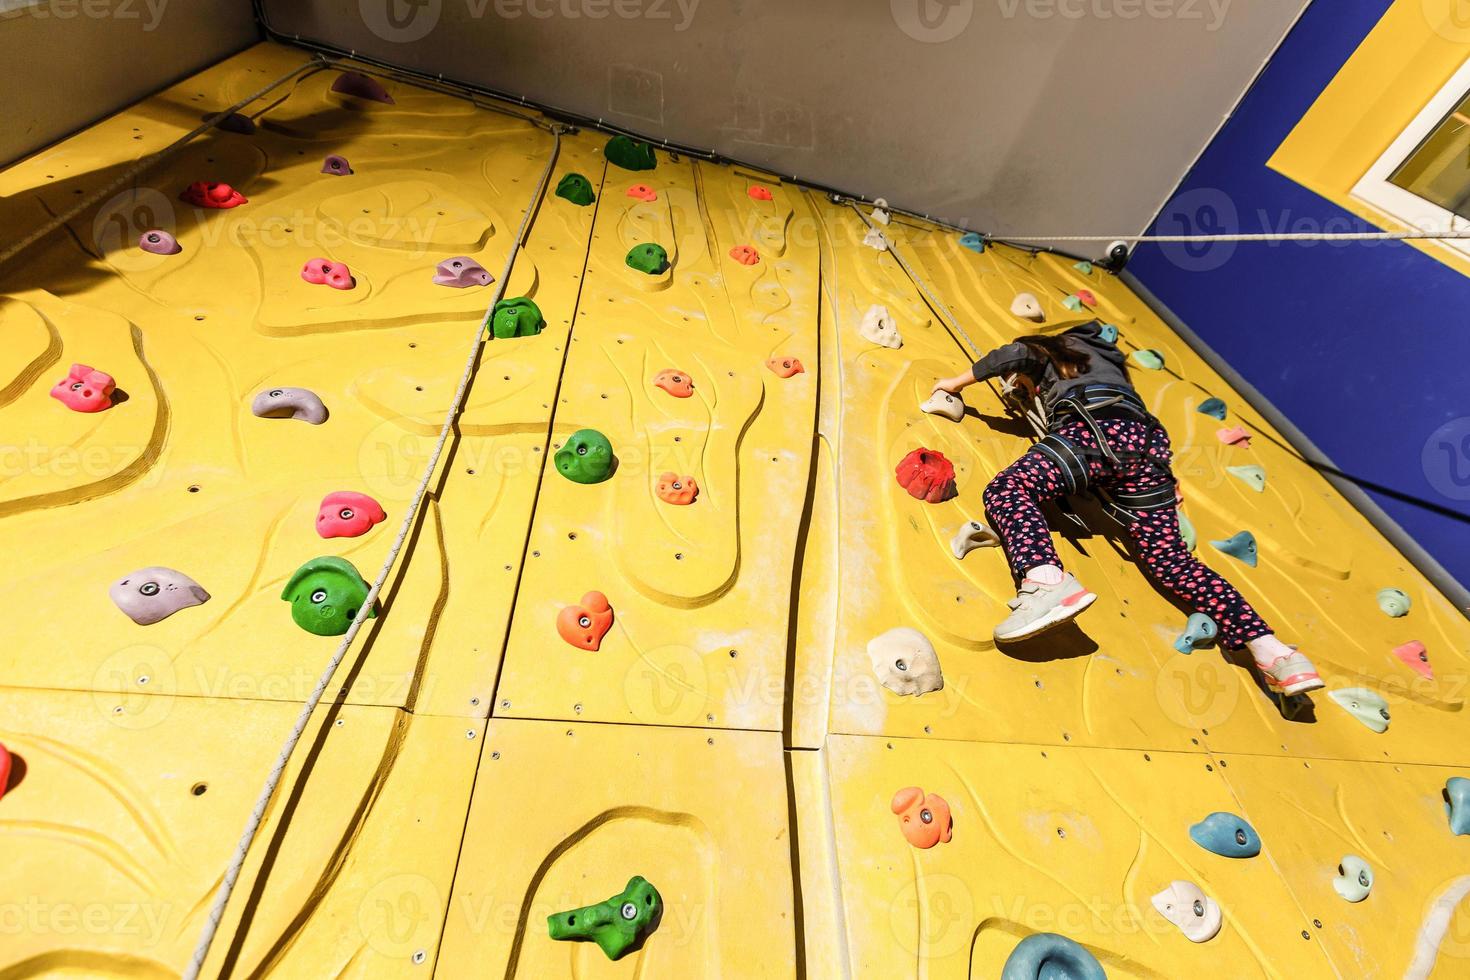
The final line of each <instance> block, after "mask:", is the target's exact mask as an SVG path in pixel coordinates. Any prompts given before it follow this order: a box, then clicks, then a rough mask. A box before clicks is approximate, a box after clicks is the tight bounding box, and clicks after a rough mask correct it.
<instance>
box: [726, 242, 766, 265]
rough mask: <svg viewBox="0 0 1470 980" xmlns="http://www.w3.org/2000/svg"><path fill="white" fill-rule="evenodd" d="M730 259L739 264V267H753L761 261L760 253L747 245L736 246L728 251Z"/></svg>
mask: <svg viewBox="0 0 1470 980" xmlns="http://www.w3.org/2000/svg"><path fill="white" fill-rule="evenodd" d="M730 258H732V259H734V260H735V261H736V262H739V263H740V264H741V265H755V264H756V263H757V262H759V261H760V260H761V253H759V252H757V251H756V250H755V249H753V248H751V247H750V246H749V245H736V246H735V247H734V248H732V249H730Z"/></svg>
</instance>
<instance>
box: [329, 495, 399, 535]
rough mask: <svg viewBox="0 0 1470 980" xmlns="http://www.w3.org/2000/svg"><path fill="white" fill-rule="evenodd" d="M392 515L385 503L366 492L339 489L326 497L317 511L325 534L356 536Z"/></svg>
mask: <svg viewBox="0 0 1470 980" xmlns="http://www.w3.org/2000/svg"><path fill="white" fill-rule="evenodd" d="M387 517H388V515H387V514H386V513H384V512H383V505H382V504H380V503H378V502H377V501H376V500H374V499H373V498H372V497H369V496H368V495H367V494H365V493H356V492H355V491H352V490H338V491H336V492H335V493H329V494H327V495H326V496H325V497H323V498H322V505H321V507H319V508H318V509H317V512H316V533H317V534H320V535H321V536H322V537H324V538H356V537H361V536H362V535H364V534H366V533H367V532H368V531H369V530H371V529H372V527H373V525H375V524H379V523H381V522H382V521H383V520H385V519H386V518H387Z"/></svg>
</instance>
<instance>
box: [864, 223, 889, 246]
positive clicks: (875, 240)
mask: <svg viewBox="0 0 1470 980" xmlns="http://www.w3.org/2000/svg"><path fill="white" fill-rule="evenodd" d="M863 244H864V245H866V246H868V247H869V248H876V249H877V250H878V251H880V252H886V251H888V239H886V238H884V237H883V233H882V232H881V231H879V230H878V229H877V228H869V229H868V232H867V234H865V235H864V236H863Z"/></svg>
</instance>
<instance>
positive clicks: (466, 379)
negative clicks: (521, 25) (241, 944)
mask: <svg viewBox="0 0 1470 980" xmlns="http://www.w3.org/2000/svg"><path fill="white" fill-rule="evenodd" d="M561 133H562V131H561V129H560V127H552V128H551V134H552V136H553V137H554V139H555V142H554V143H553V145H552V148H551V157H550V158H549V159H548V160H547V161H546V169H545V170H543V171H542V172H541V181H540V183H539V185H538V186H537V188H536V193H535V194H534V195H533V196H532V198H531V200H530V202H529V203H528V204H527V205H526V213H525V214H524V215H523V216H522V217H521V225H520V228H519V229H517V231H516V236H515V238H514V240H512V241H511V243H510V253H509V254H508V255H506V257H505V267H504V268H503V269H502V270H501V272H500V279H499V282H498V284H497V285H496V287H495V293H494V295H493V297H492V298H491V300H490V305H489V306H488V307H486V309H485V316H484V318H483V319H482V320H481V321H480V323H479V326H478V327H477V328H476V330H475V337H474V340H473V341H472V342H471V344H470V354H469V357H468V358H467V359H466V361H465V365H464V372H463V373H462V374H461V375H460V379H459V388H458V390H456V391H455V393H454V400H453V401H452V402H451V404H450V407H449V412H448V413H447V414H446V415H445V416H444V424H443V426H441V427H440V429H439V439H438V441H437V442H436V443H435V444H434V451H433V453H432V454H431V455H430V456H429V462H428V465H427V466H425V467H424V475H423V477H422V478H421V479H420V480H419V485H418V488H417V489H416V490H415V491H414V495H413V501H412V503H410V504H409V507H408V510H407V511H405V513H404V515H403V524H402V525H401V526H400V527H399V529H398V536H397V537H396V538H394V539H393V547H392V548H391V549H389V551H388V557H387V558H385V559H384V560H383V567H382V568H381V569H379V570H378V575H377V577H376V578H375V579H374V580H373V587H372V588H371V589H370V590H369V591H368V594H367V598H366V599H365V600H363V603H362V605H361V607H360V608H359V609H358V610H357V616H356V617H355V618H354V619H353V620H352V625H351V626H349V627H348V628H347V633H346V635H344V636H343V637H342V642H341V643H340V644H338V646H337V651H336V652H335V653H333V654H332V659H331V661H330V662H329V663H328V664H327V667H326V669H325V670H324V671H322V676H321V678H320V679H318V680H317V682H316V688H315V689H314V690H313V691H312V692H311V696H310V697H309V698H307V699H306V703H305V704H303V705H302V706H301V714H300V715H299V716H298V717H297V719H296V725H295V727H294V728H292V729H291V734H290V735H289V736H288V737H287V738H286V744H285V745H283V746H281V754H280V755H279V756H278V757H277V759H276V763H275V766H274V767H272V769H271V771H270V775H269V776H267V777H266V781H265V786H264V787H262V789H261V791H260V798H259V799H258V800H256V801H255V808H254V809H253V810H251V811H250V819H249V820H248V821H247V822H246V824H245V832H244V833H243V834H241V835H240V842H239V843H238V844H237V845H236V846H235V853H234V855H233V856H232V857H231V858H230V864H229V866H228V867H227V868H226V869H225V875H224V880H223V881H222V882H221V883H220V889H219V894H218V895H216V896H215V899H214V905H213V906H212V907H211V908H210V910H209V919H208V921H206V922H205V924H204V930H203V932H201V933H200V936H199V943H198V945H197V946H196V947H195V949H194V955H193V958H192V959H190V961H189V966H188V968H187V969H186V970H185V971H184V980H197V978H198V976H199V971H200V969H201V968H202V967H203V965H204V960H205V957H207V956H208V955H209V947H210V944H211V943H213V942H214V935H215V933H216V932H217V931H218V930H219V925H220V920H221V918H223V916H224V912H225V906H226V904H228V902H229V900H230V894H231V892H233V891H234V889H235V882H236V881H237V880H238V879H239V877H240V870H241V868H243V867H244V865H245V855H246V854H247V853H248V852H249V850H250V844H251V842H252V841H253V840H254V839H255V834H256V832H257V831H258V830H259V829H260V822H261V820H262V819H263V818H264V816H265V811H266V807H267V806H268V805H269V804H270V799H271V797H272V796H273V795H275V792H276V787H277V786H278V785H279V783H280V781H281V776H282V775H283V774H284V773H285V771H286V765H287V763H288V762H289V761H290V759H291V753H292V752H293V751H294V750H295V748H296V743H297V742H299V741H300V740H301V735H302V733H303V732H304V731H305V730H306V726H307V724H308V723H309V722H310V720H311V716H312V713H313V712H314V711H315V710H316V707H317V704H318V703H319V702H320V701H321V699H322V695H323V693H325V691H326V689H327V685H329V684H330V683H331V681H332V675H333V674H335V673H336V672H337V667H338V666H339V665H340V664H341V663H342V658H343V657H345V656H346V655H347V649H348V647H350V646H351V645H352V640H353V638H354V637H356V636H357V631H358V630H359V629H360V628H361V627H362V624H363V623H364V622H365V621H366V620H367V618H368V613H369V612H370V611H371V610H372V608H373V604H374V602H376V600H377V598H378V593H379V591H381V590H382V588H383V583H384V582H386V581H387V579H388V574H389V573H390V572H391V571H392V569H393V564H394V562H395V561H397V559H398V554H399V552H400V551H401V550H402V548H403V544H404V542H405V541H406V540H407V539H408V535H409V531H410V530H411V529H412V527H413V524H414V521H415V519H416V517H417V515H418V511H419V507H420V506H421V505H422V504H423V500H424V496H425V494H426V493H427V492H428V488H429V482H430V480H431V479H432V478H433V475H434V470H435V469H436V468H437V467H438V465H439V458H440V456H442V455H443V453H444V446H445V444H446V443H447V442H448V441H449V434H450V432H451V431H453V428H454V421H455V419H456V418H457V417H458V415H459V412H460V409H461V407H462V406H463V404H464V399H465V395H466V394H467V393H468V391H469V385H470V378H471V377H472V376H473V375H474V372H475V363H476V361H478V360H479V356H480V349H481V346H482V345H483V344H484V336H485V331H486V328H487V326H488V325H489V323H490V319H491V317H492V316H493V314H494V311H495V304H496V303H498V302H499V301H500V298H501V296H502V295H504V293H505V286H506V283H507V282H508V281H509V280H510V271H511V266H512V265H513V264H514V263H515V259H516V254H517V253H518V252H519V251H520V248H521V244H522V243H523V242H524V241H525V238H526V230H527V229H528V228H529V227H530V223H531V216H532V215H534V214H535V213H536V211H537V210H538V209H539V208H540V206H541V201H542V199H543V198H544V196H545V194H546V185H547V182H548V181H549V180H550V179H551V171H552V168H553V167H554V166H555V165H556V158H557V155H558V154H559V153H560V151H561Z"/></svg>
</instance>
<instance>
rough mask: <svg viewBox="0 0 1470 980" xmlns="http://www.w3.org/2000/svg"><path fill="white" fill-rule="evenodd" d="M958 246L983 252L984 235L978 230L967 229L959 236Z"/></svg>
mask: <svg viewBox="0 0 1470 980" xmlns="http://www.w3.org/2000/svg"><path fill="white" fill-rule="evenodd" d="M960 247H961V248H968V249H969V250H970V251H972V252H979V253H981V254H982V255H983V254H984V253H985V236H984V235H981V234H980V233H979V232H974V231H967V232H965V233H964V234H963V235H961V236H960Z"/></svg>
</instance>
